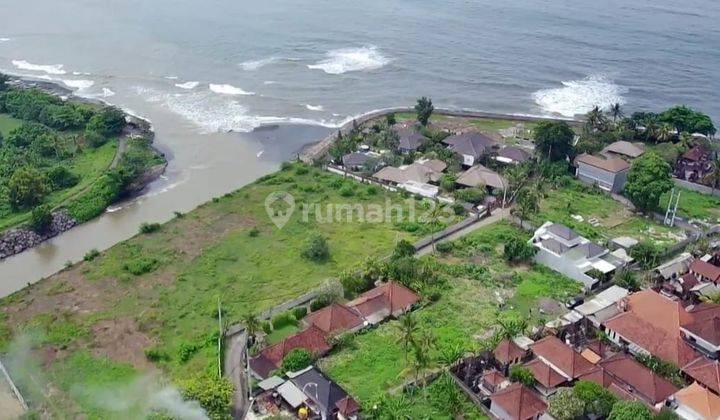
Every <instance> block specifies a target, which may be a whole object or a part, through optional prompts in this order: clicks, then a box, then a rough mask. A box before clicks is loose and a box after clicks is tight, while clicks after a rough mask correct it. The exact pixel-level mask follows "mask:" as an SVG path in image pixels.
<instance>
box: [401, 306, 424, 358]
mask: <svg viewBox="0 0 720 420" xmlns="http://www.w3.org/2000/svg"><path fill="white" fill-rule="evenodd" d="M397 328H398V331H399V332H400V337H398V339H397V343H398V344H400V345H401V346H402V347H403V350H404V351H405V363H407V361H408V354H409V352H410V348H411V347H412V346H414V345H415V341H416V335H417V334H418V331H420V327H419V326H418V323H417V320H416V319H415V316H414V315H413V314H412V313H409V314H406V315H405V316H403V317H402V318H400V324H398V327H397Z"/></svg>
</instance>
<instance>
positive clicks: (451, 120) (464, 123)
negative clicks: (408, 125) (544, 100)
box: [395, 112, 537, 137]
mask: <svg viewBox="0 0 720 420" xmlns="http://www.w3.org/2000/svg"><path fill="white" fill-rule="evenodd" d="M395 117H396V118H397V120H398V121H413V120H415V119H416V118H417V116H416V115H415V114H414V113H409V112H401V113H398V114H395ZM430 124H431V125H432V124H435V125H437V126H438V127H440V128H445V127H448V128H451V127H456V128H460V127H470V128H474V129H476V130H479V131H484V132H488V133H499V132H500V130H506V129H508V128H510V127H515V126H518V125H521V126H522V127H523V128H524V129H525V130H527V131H526V132H524V134H525V137H530V131H531V130H532V129H533V127H535V125H536V124H537V123H536V122H535V121H512V120H503V119H495V118H464V117H452V116H447V115H437V114H436V115H433V116H432V117H431V118H430Z"/></svg>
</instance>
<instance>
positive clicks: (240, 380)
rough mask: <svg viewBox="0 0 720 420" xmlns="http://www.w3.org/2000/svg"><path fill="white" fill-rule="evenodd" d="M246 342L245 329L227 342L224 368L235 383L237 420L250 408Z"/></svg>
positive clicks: (234, 402) (234, 407) (234, 405)
mask: <svg viewBox="0 0 720 420" xmlns="http://www.w3.org/2000/svg"><path fill="white" fill-rule="evenodd" d="M246 343H247V335H246V334H245V331H242V332H239V333H237V334H235V335H233V336H232V337H230V338H228V339H226V342H225V360H224V361H223V364H224V366H223V368H224V373H225V376H226V377H227V378H228V379H230V381H231V382H232V383H233V385H235V395H234V396H233V410H232V414H233V418H234V419H236V420H238V419H243V418H244V417H245V412H246V411H247V409H248V378H247V373H246V370H245V351H246V348H245V346H246Z"/></svg>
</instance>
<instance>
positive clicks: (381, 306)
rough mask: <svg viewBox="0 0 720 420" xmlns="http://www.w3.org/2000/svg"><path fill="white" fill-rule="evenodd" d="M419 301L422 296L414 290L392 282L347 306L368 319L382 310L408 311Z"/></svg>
mask: <svg viewBox="0 0 720 420" xmlns="http://www.w3.org/2000/svg"><path fill="white" fill-rule="evenodd" d="M419 301H420V296H418V295H417V294H415V293H414V292H413V291H412V290H410V289H408V288H407V287H405V286H403V285H402V284H399V283H396V282H394V281H390V282H387V283H384V284H382V285H380V286H378V287H376V288H374V289H371V290H368V291H367V292H365V293H363V294H362V295H360V296H358V297H357V298H356V299H354V300H352V301H350V302H348V304H347V306H348V307H350V308H355V309H356V310H357V311H358V312H360V314H362V316H364V317H368V316H370V315H372V314H374V313H376V312H378V311H381V310H388V311H390V313H395V312H396V311H400V310H406V309H408V308H410V306H412V305H414V304H415V303H417V302H419Z"/></svg>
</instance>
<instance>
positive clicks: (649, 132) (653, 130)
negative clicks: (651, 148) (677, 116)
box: [645, 121, 659, 143]
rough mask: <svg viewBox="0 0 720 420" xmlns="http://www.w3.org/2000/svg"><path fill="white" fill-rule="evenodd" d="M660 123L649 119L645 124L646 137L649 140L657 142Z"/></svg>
mask: <svg viewBox="0 0 720 420" xmlns="http://www.w3.org/2000/svg"><path fill="white" fill-rule="evenodd" d="M658 129H659V127H658V125H657V123H656V122H654V121H649V122H648V123H647V124H645V139H646V140H647V141H653V142H655V143H657V142H658V141H657V134H658Z"/></svg>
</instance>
